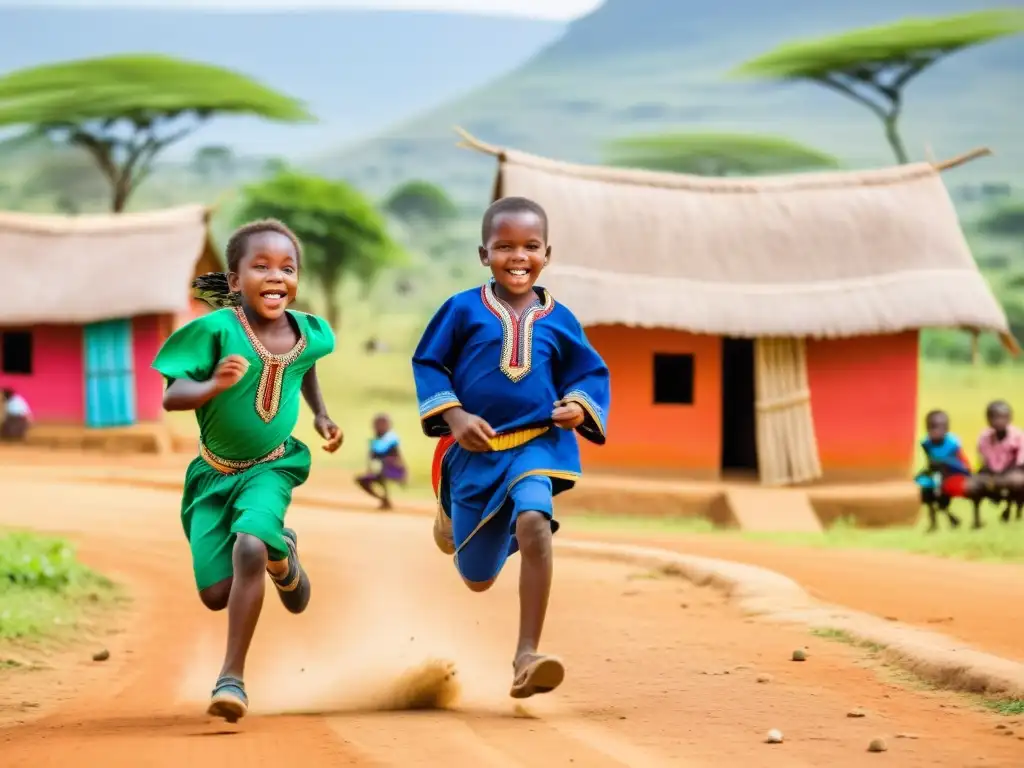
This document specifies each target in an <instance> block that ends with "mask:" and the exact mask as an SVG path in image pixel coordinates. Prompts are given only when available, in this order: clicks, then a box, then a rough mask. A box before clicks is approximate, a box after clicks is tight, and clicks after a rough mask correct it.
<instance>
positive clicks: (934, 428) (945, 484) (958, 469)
mask: <svg viewBox="0 0 1024 768" xmlns="http://www.w3.org/2000/svg"><path fill="white" fill-rule="evenodd" d="M924 424H925V429H926V430H927V432H928V433H927V435H925V438H924V439H923V440H922V441H921V448H922V450H924V456H925V461H926V466H925V469H923V470H922V471H921V472H919V473H918V475H917V477H915V478H914V480H915V482H916V483H917V484H918V486H919V487H920V488H921V502H922V503H923V504H927V505H928V519H929V526H928V530H929V531H934V530H935V529H936V528H938V524H939V523H938V512H940V511H942V512H945V513H946V514H947V515H948V516H949V522H950V525H952V526H953V527H954V528H956V527H958V526H959V525H960V518H958V517H957V516H956V515H954V514H953V513H952V511H950V508H949V505H950V503H951V501H952V499H953V498H954V497H966V496H968V495H969V493H970V490H971V489H970V482H969V481H970V476H971V469H970V463H969V462H968V460H967V454H965V453H964V448H963V445H962V444H961V442H960V438H958V437H957V436H956V435H953V434H951V433H950V431H949V416H948V415H947V414H946V412H945V411H938V410H936V411H930V412H929V413H928V415H927V416H925V418H924Z"/></svg>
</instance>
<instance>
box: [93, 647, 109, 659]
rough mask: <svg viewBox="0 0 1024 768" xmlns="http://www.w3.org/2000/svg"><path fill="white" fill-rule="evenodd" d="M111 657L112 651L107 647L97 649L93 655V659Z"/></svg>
mask: <svg viewBox="0 0 1024 768" xmlns="http://www.w3.org/2000/svg"><path fill="white" fill-rule="evenodd" d="M109 658H110V651H108V650H107V649H106V648H104V649H103V650H102V651H96V653H94V654H93V655H92V660H93V661H106V660H107V659H109Z"/></svg>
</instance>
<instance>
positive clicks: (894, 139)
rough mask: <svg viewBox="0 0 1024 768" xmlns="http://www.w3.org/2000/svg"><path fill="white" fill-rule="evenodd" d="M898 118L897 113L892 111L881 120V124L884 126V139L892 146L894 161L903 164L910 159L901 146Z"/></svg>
mask: <svg viewBox="0 0 1024 768" xmlns="http://www.w3.org/2000/svg"><path fill="white" fill-rule="evenodd" d="M899 119H900V116H899V114H896V113H894V114H891V115H888V116H886V117H885V118H884V119H883V120H882V124H883V125H884V126H885V138H886V141H888V142H889V146H890V147H892V151H893V153H894V154H895V155H896V162H897V163H898V164H899V165H904V164H906V163H908V162H910V160H909V158H908V157H907V150H906V148H905V147H904V146H903V139H902V138H900V130H899V126H898V125H897V123H898V122H899Z"/></svg>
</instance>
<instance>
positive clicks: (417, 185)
mask: <svg viewBox="0 0 1024 768" xmlns="http://www.w3.org/2000/svg"><path fill="white" fill-rule="evenodd" d="M384 209H385V210H386V211H387V212H388V213H390V214H391V215H392V216H395V217H396V218H399V219H401V220H402V221H404V222H406V223H410V224H411V223H416V222H434V223H439V224H440V223H444V222H447V221H451V220H452V219H454V218H456V217H457V216H458V215H459V209H458V208H457V207H456V206H455V203H453V202H452V201H451V198H449V197H448V195H447V193H445V191H444V190H443V189H442V188H441V187H439V186H437V185H436V184H431V183H430V182H429V181H422V180H420V179H414V180H412V181H407V182H406V183H404V184H402V185H401V186H399V187H398V188H396V189H395V190H393V191H392V192H391V194H389V195H388V196H387V199H386V200H385V201H384Z"/></svg>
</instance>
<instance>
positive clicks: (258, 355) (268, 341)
mask: <svg viewBox="0 0 1024 768" xmlns="http://www.w3.org/2000/svg"><path fill="white" fill-rule="evenodd" d="M301 261H302V249H301V247H300V246H299V241H298V239H297V238H296V237H295V235H294V234H293V233H292V232H291V230H289V229H288V227H286V226H285V225H284V224H282V223H280V222H278V221H273V220H269V221H256V222H252V223H251V224H246V225H245V226H244V227H241V228H240V229H238V230H237V231H236V232H235V233H234V234H233V235H232V236H231V239H230V240H229V241H228V244H227V263H228V272H227V274H226V275H205V276H204V277H202V278H199V279H198V280H197V281H196V283H197V285H196V288H197V290H204V291H205V292H206V296H205V298H206V299H207V300H208V301H210V302H211V303H214V302H216V303H214V306H222V307H223V306H225V305H233V306H231V307H230V308H224V309H219V310H217V311H215V312H211V313H210V314H208V315H205V316H203V317H200V318H197V319H195V320H192V321H191V322H189V323H188V324H186V325H184V326H183V327H182V328H180V329H178V330H177V331H176V332H175V333H174V334H172V335H171V336H170V338H168V339H167V341H166V342H165V343H164V345H163V347H162V348H161V350H160V352H159V353H158V354H157V357H156V360H155V361H154V362H153V367H154V368H155V369H156V370H157V371H159V372H160V373H162V374H163V375H164V377H165V378H166V379H167V382H168V386H167V390H166V392H165V393H164V408H165V409H166V410H168V411H195V413H196V420H197V421H198V422H199V434H200V438H199V439H200V444H199V456H198V457H197V458H196V459H194V460H193V461H192V463H191V464H190V465H189V467H188V470H187V471H186V473H185V488H184V495H183V498H182V502H181V521H182V525H183V527H184V529H185V536H186V537H187V539H188V542H189V545H190V547H191V550H192V568H193V571H194V574H195V581H196V587H197V588H198V590H199V598H200V600H202V602H203V604H204V605H205V606H206V607H207V608H209V609H210V610H213V611H220V610H223V609H224V608H227V610H228V640H227V651H226V653H225V657H224V664H223V666H222V668H221V671H220V676H219V678H218V679H217V682H216V685H215V686H214V689H213V693H212V695H211V701H210V706H209V710H208V711H209V714H211V715H214V716H216V717H223V718H224V719H225V720H227V721H229V722H235V721H237V720H238V719H239V718H240V717H243V716H244V715H245V714H246V712H247V711H248V706H249V700H248V697H247V696H246V693H245V686H244V683H243V675H244V672H245V658H246V655H247V653H248V651H249V644H250V642H251V641H252V636H253V632H254V631H255V629H256V623H257V620H258V619H259V615H260V610H261V609H262V607H263V594H264V589H265V579H266V576H265V574H267V573H269V574H270V578H271V581H272V582H273V583H274V586H275V587H276V588H277V591H278V594H279V596H280V598H281V602H282V603H284V606H285V608H287V609H288V610H289V611H291V612H292V613H301V612H302V611H304V610H305V609H306V606H307V605H308V603H309V597H310V584H309V578H308V577H307V575H306V572H305V571H304V570H303V568H302V565H301V564H300V562H299V555H298V549H297V537H296V535H295V532H294V531H293V530H291V529H290V528H285V527H284V518H285V512H286V511H287V509H288V505H289V503H290V502H291V498H292V490H293V489H294V488H296V487H297V486H299V485H302V483H304V482H305V481H306V479H307V477H308V476H309V469H310V455H309V449H308V448H307V447H306V446H305V445H304V444H303V443H302V442H300V441H299V440H296V439H295V438H294V437H292V430H293V429H294V428H295V423H296V421H297V420H298V417H299V399H300V392H301V396H302V397H304V398H305V400H306V403H307V404H308V405H309V407H310V408H311V409H312V410H313V414H314V426H315V428H316V431H317V432H318V433H319V434H320V436H321V437H323V438H324V440H326V441H327V444H326V445H325V446H324V450H326V451H329V452H334V451H336V450H337V449H338V447H339V446H340V445H341V442H342V434H341V430H340V429H338V427H337V425H335V423H334V422H333V421H331V419H330V417H329V416H328V415H327V408H326V406H325V405H324V401H323V396H322V395H321V392H320V385H319V383H318V381H317V376H316V361H317V360H319V359H320V358H322V357H324V356H325V355H328V354H330V353H331V352H332V351H333V349H334V333H333V332H332V331H331V328H330V326H329V325H328V324H327V323H326V322H325V321H324V320H322V319H321V318H319V317H316V316H314V315H306V314H303V313H301V312H293V311H290V310H288V305H289V304H291V303H292V302H293V301H294V300H295V296H296V292H297V290H298V276H299V266H300V264H301ZM211 299H212V301H211Z"/></svg>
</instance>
